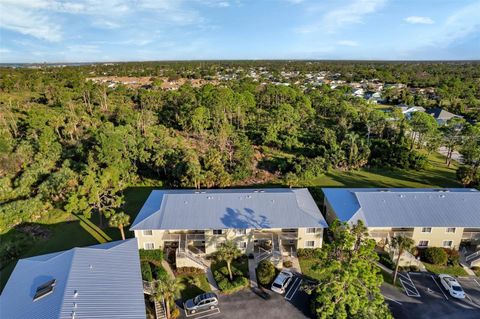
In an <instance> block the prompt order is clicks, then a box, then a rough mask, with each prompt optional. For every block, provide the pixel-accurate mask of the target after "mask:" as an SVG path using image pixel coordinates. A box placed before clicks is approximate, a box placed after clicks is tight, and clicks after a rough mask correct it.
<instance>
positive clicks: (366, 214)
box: [323, 188, 480, 227]
mask: <svg viewBox="0 0 480 319" xmlns="http://www.w3.org/2000/svg"><path fill="white" fill-rule="evenodd" d="M323 193H324V194H325V199H326V200H327V201H328V203H329V204H330V206H331V207H332V209H333V210H334V212H335V214H336V215H337V218H338V219H340V220H341V221H350V220H352V218H353V219H356V217H359V218H361V219H362V220H363V221H364V222H365V224H366V225H367V226H369V227H480V192H478V191H477V190H475V189H469V188H444V189H436V188H382V189H378V188H324V189H323ZM354 217H355V218H354Z"/></svg>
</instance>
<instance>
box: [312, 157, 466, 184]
mask: <svg viewBox="0 0 480 319" xmlns="http://www.w3.org/2000/svg"><path fill="white" fill-rule="evenodd" d="M429 163H430V165H429V167H428V168H427V169H425V170H420V171H417V170H402V169H393V168H392V169H386V168H362V169H358V170H354V171H348V172H345V171H341V170H332V171H330V172H328V173H326V174H325V175H324V176H321V177H319V178H316V179H312V180H307V181H304V184H305V186H309V187H462V185H461V184H460V183H459V182H458V181H457V180H456V175H455V173H456V169H457V165H456V164H455V163H454V164H453V165H451V166H450V167H447V166H446V165H445V157H444V156H443V155H441V154H438V153H435V154H432V155H430V156H429Z"/></svg>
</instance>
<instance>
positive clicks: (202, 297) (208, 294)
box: [197, 292, 217, 300]
mask: <svg viewBox="0 0 480 319" xmlns="http://www.w3.org/2000/svg"><path fill="white" fill-rule="evenodd" d="M197 297H198V298H199V299H200V300H204V299H208V298H217V295H216V294H214V293H213V292H206V293H204V294H201V295H198V296H197Z"/></svg>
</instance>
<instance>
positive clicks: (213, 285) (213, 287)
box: [207, 267, 219, 291]
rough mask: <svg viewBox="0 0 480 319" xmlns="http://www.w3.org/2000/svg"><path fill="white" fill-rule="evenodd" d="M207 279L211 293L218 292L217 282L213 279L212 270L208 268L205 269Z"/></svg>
mask: <svg viewBox="0 0 480 319" xmlns="http://www.w3.org/2000/svg"><path fill="white" fill-rule="evenodd" d="M207 279H208V283H209V284H210V289H211V290H212V291H217V290H219V289H218V285H217V282H216V281H215V277H213V273H212V268H210V267H208V268H207Z"/></svg>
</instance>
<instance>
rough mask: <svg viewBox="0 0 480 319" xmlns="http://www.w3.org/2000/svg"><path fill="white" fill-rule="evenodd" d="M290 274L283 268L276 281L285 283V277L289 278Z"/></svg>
mask: <svg viewBox="0 0 480 319" xmlns="http://www.w3.org/2000/svg"><path fill="white" fill-rule="evenodd" d="M289 275H290V273H288V272H286V271H283V270H282V271H281V272H280V273H279V274H278V276H277V279H275V282H276V283H283V282H284V281H285V279H287V277H289Z"/></svg>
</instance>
